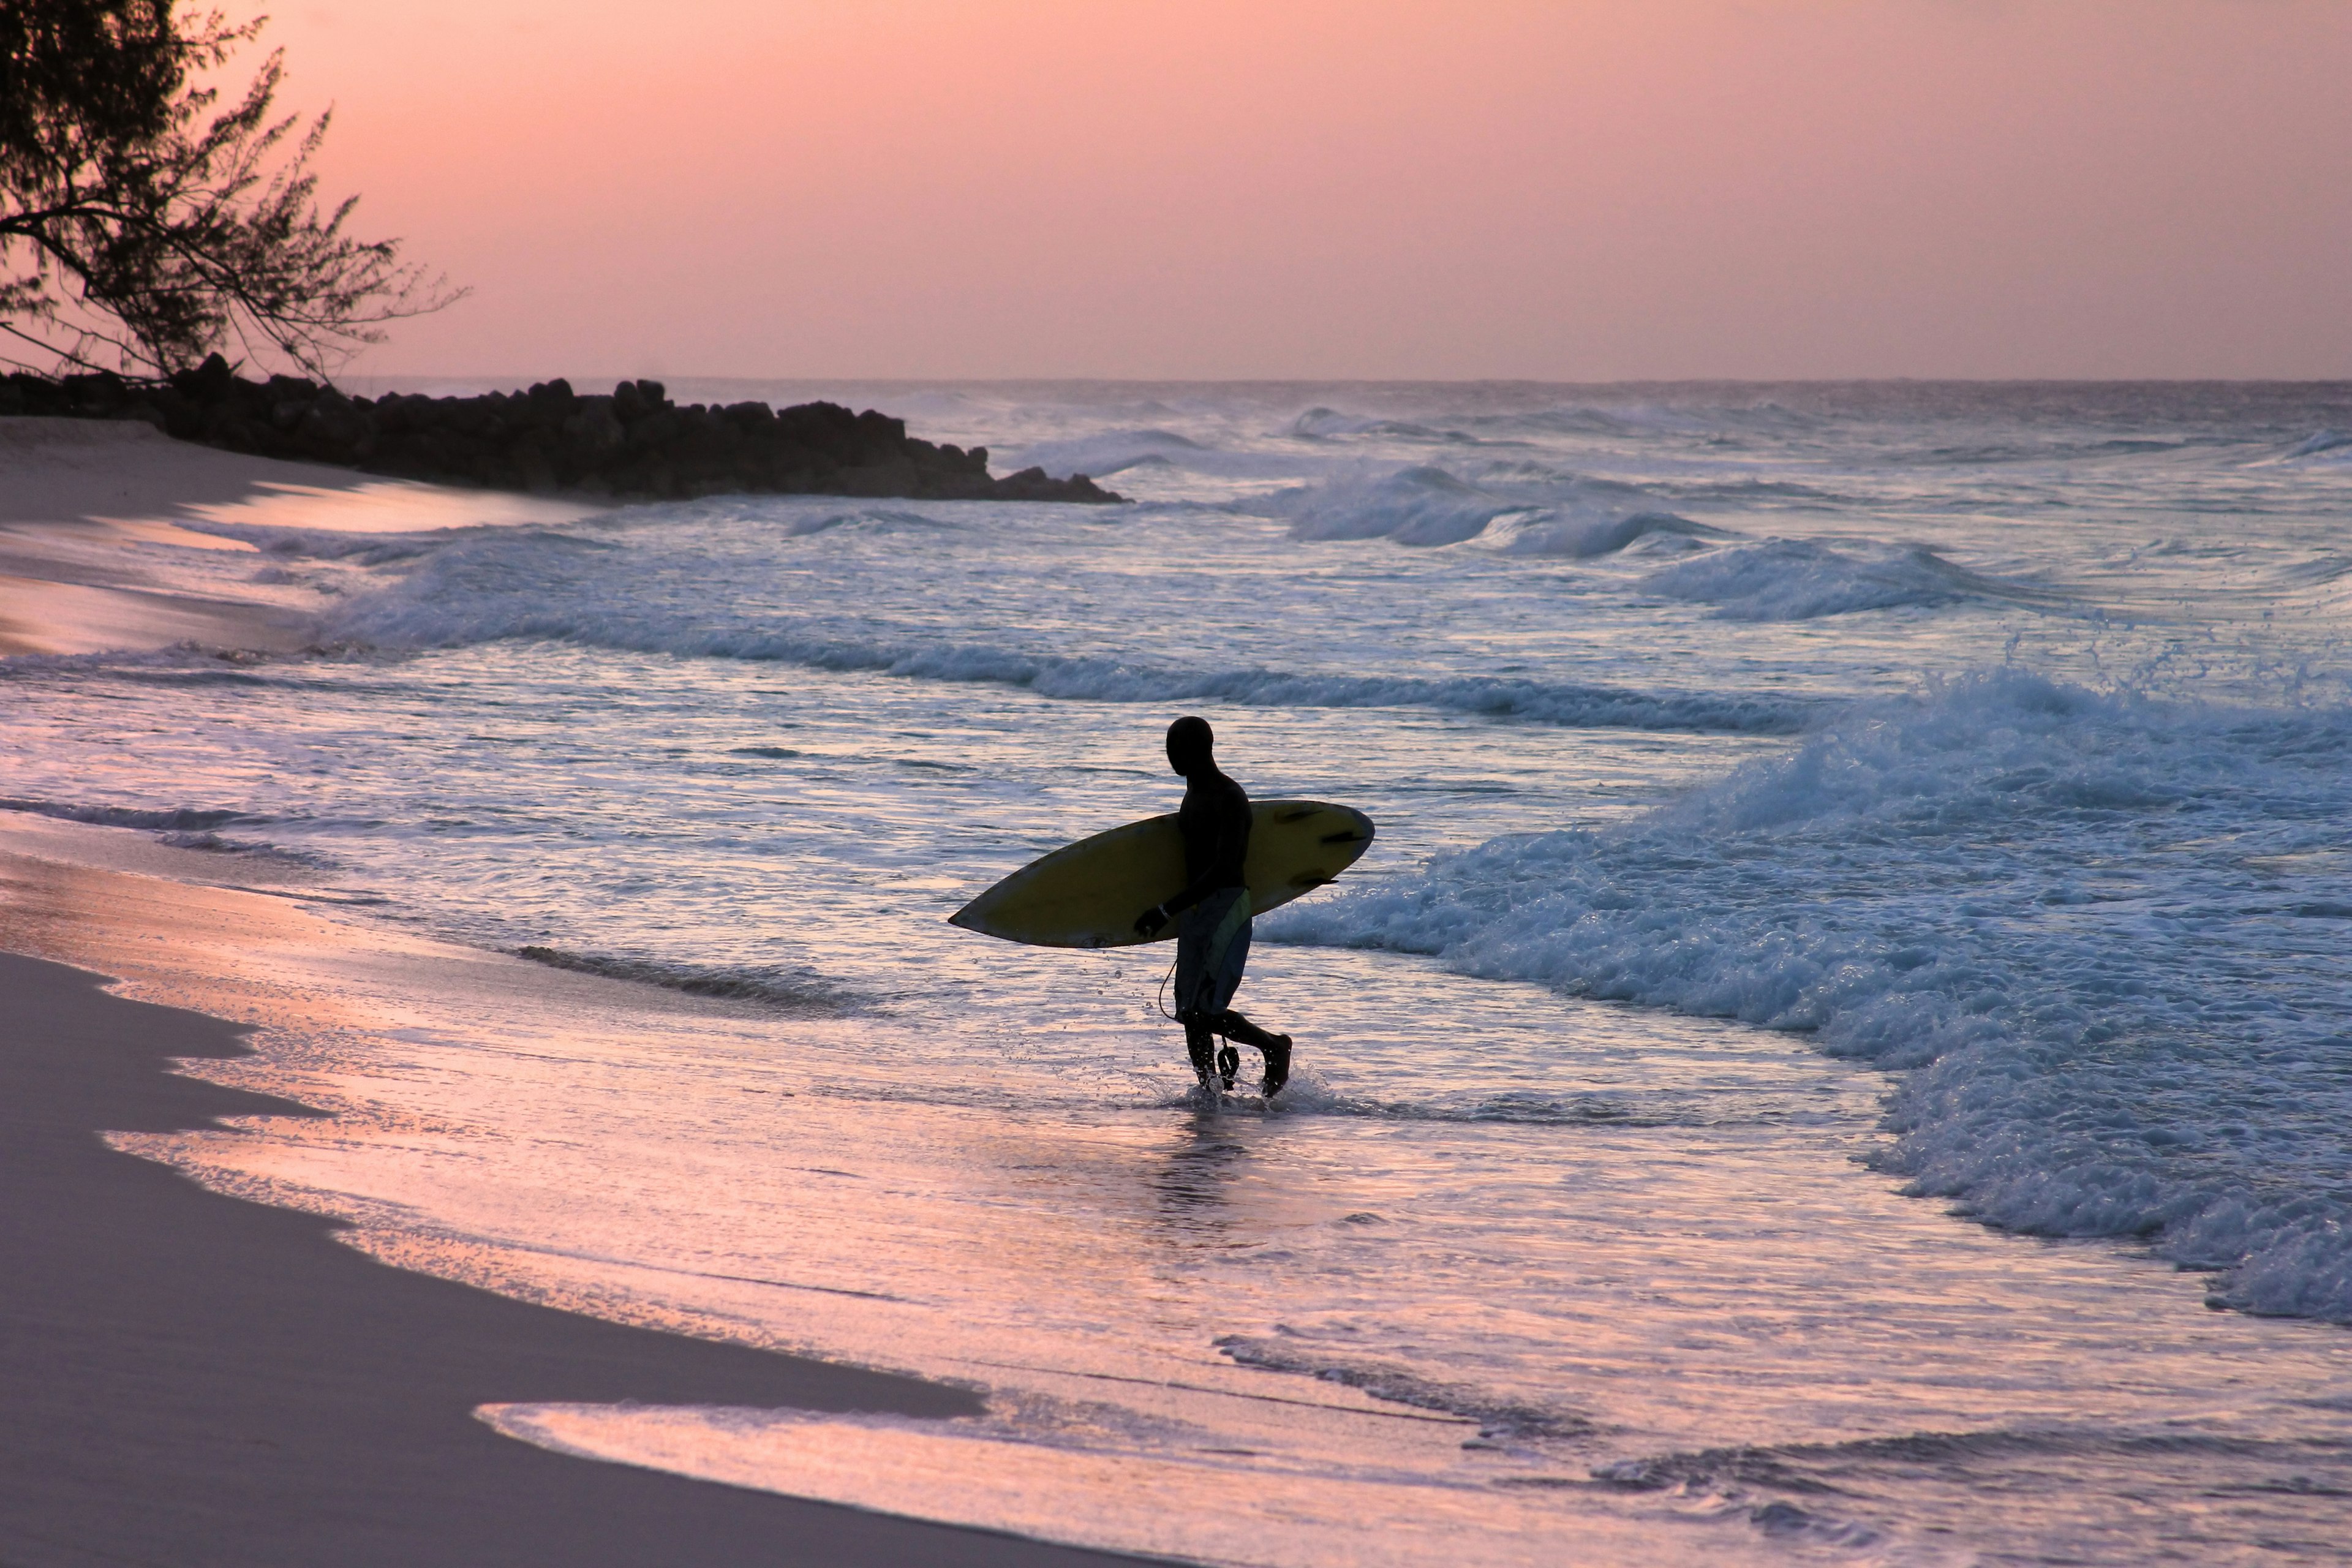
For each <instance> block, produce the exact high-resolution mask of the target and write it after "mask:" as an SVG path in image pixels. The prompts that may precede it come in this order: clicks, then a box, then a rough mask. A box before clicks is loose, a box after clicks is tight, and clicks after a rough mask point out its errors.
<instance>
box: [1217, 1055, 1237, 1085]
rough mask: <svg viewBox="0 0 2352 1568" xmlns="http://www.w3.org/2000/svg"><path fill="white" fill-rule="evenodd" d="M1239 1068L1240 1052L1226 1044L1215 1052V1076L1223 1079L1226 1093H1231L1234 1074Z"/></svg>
mask: <svg viewBox="0 0 2352 1568" xmlns="http://www.w3.org/2000/svg"><path fill="white" fill-rule="evenodd" d="M1241 1070H1242V1054H1241V1052H1239V1051H1237V1050H1235V1049H1234V1048H1233V1047H1231V1046H1227V1047H1224V1048H1223V1050H1221V1051H1219V1052H1218V1053H1217V1076H1218V1077H1219V1078H1221V1079H1224V1081H1225V1089H1226V1092H1227V1093H1231V1092H1232V1090H1233V1087H1234V1074H1235V1073H1237V1072H1239V1071H1241Z"/></svg>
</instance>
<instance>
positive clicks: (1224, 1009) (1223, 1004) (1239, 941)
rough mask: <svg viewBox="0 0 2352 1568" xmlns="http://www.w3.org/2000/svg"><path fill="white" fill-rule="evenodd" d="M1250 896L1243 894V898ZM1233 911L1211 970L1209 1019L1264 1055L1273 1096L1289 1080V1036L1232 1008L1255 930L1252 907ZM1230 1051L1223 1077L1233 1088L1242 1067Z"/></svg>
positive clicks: (1214, 1026) (1268, 1090) (1227, 1034)
mask: <svg viewBox="0 0 2352 1568" xmlns="http://www.w3.org/2000/svg"><path fill="white" fill-rule="evenodd" d="M1247 896H1248V895H1247V894H1244V895H1243V897H1244V899H1245V898H1247ZM1234 912H1235V914H1236V915H1238V917H1239V918H1238V919H1234V920H1231V921H1229V922H1228V924H1227V926H1226V927H1225V929H1224V930H1223V931H1221V933H1220V934H1223V935H1224V936H1225V937H1226V942H1225V945H1224V948H1223V951H1222V952H1218V953H1216V954H1215V955H1214V956H1215V958H1216V960H1217V962H1216V963H1214V964H1213V966H1212V968H1211V971H1210V973H1211V976H1212V979H1213V982H1214V989H1213V992H1212V993H1211V995H1210V997H1209V1000H1211V1001H1212V1002H1213V1004H1214V1005H1215V1008H1216V1013H1215V1016H1213V1018H1212V1019H1211V1020H1210V1022H1209V1027H1210V1028H1211V1029H1213V1030H1214V1031H1215V1032H1216V1033H1218V1034H1220V1035H1223V1037H1225V1038H1227V1039H1229V1040H1239V1041H1240V1042H1241V1043H1242V1044H1243V1045H1245V1046H1254V1047H1256V1048H1257V1049H1258V1051H1259V1052H1260V1053H1262V1054H1263V1055H1264V1056H1265V1082H1264V1085H1263V1087H1262V1089H1261V1092H1262V1093H1265V1094H1267V1095H1272V1094H1274V1093H1276V1092H1277V1091H1278V1090H1279V1089H1281V1088H1282V1086H1283V1085H1284V1084H1286V1083H1288V1082H1289V1081H1290V1037H1289V1036H1288V1035H1277V1034H1275V1033H1273V1032H1272V1031H1271V1030H1267V1029H1261V1028H1259V1027H1258V1026H1256V1025H1255V1024H1253V1023H1251V1022H1250V1021H1249V1020H1248V1019H1247V1018H1244V1016H1241V1015H1240V1014H1239V1013H1236V1012H1234V1009H1233V1000H1234V992H1236V991H1238V990H1240V989H1241V984H1242V971H1243V970H1244V969H1245V968H1246V967H1248V964H1249V951H1250V936H1251V932H1252V922H1251V921H1250V917H1249V906H1248V905H1247V904H1246V903H1244V904H1242V905H1240V906H1239V908H1238V909H1237V910H1235V911H1234ZM1228 1052H1229V1054H1231V1055H1232V1056H1233V1058H1234V1064H1233V1066H1232V1067H1229V1068H1225V1075H1224V1076H1225V1087H1226V1088H1227V1089H1231V1088H1232V1087H1233V1086H1234V1072H1235V1071H1236V1070H1238V1068H1240V1066H1241V1058H1240V1054H1239V1053H1238V1052H1233V1051H1232V1050H1231V1047H1228ZM1219 1065H1220V1066H1221V1067H1222V1066H1223V1062H1222V1061H1221V1062H1220V1063H1219Z"/></svg>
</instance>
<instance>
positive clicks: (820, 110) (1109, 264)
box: [246, 0, 2352, 380]
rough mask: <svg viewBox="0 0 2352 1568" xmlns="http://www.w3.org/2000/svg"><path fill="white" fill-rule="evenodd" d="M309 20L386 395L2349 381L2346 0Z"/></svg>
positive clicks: (348, 1)
mask: <svg viewBox="0 0 2352 1568" xmlns="http://www.w3.org/2000/svg"><path fill="white" fill-rule="evenodd" d="M268 9H269V10H270V12H271V15H272V16H273V20H272V22H271V24H270V26H269V28H268V32H267V34H266V35H265V38H266V40H267V41H268V43H271V44H275V45H278V46H281V47H284V48H285V49H286V51H287V55H288V61H289V67H290V68H291V71H292V79H291V81H290V83H289V95H288V101H289V104H290V105H292V106H295V107H302V108H310V109H315V108H318V107H322V106H324V105H325V104H327V103H328V102H330V101H331V102H332V103H333V104H334V105H335V106H336V117H337V118H336V127H335V130H334V132H333V134H332V136H331V138H330V140H329V142H328V144H327V148H326V151H325V153H324V156H323V159H322V162H321V168H322V172H323V174H324V175H325V185H326V188H327V190H328V191H329V193H330V194H333V195H342V194H348V193H351V192H357V193H359V194H360V195H362V204H361V206H360V209H359V213H358V215H357V217H356V220H355V224H356V226H357V228H358V229H359V230H360V231H361V232H362V234H367V235H371V236H373V235H382V234H391V235H399V236H403V237H405V238H406V240H407V242H408V247H409V251H410V253H411V254H412V255H413V256H415V258H419V259H423V260H426V261H429V262H430V263H432V264H433V265H434V266H436V267H437V268H446V269H447V271H448V272H449V274H450V276H451V278H452V279H453V280H454V281H457V282H460V283H465V284H468V285H470V286H471V287H472V288H473V289H474V295H473V297H472V298H471V299H470V300H467V301H466V302H464V303H463V304H461V305H458V306H457V307H456V308H454V309H452V310H448V311H446V313H444V314H442V315H440V316H437V317H435V318H432V319H429V320H425V321H415V322H410V323H408V324H406V325H405V326H404V327H402V328H400V329H398V330H397V335H396V337H395V339H394V342H392V343H391V344H390V345H388V346H387V347H386V348H384V349H383V350H381V351H378V352H377V353H373V354H372V355H371V356H370V357H369V358H368V359H367V360H366V361H365V362H363V363H362V364H361V365H359V366H356V367H354V368H355V369H358V370H360V371H362V372H372V373H379V374H488V375H518V376H530V377H539V376H544V375H549V374H570V375H572V376H574V377H575V378H578V377H590V378H593V377H596V376H601V375H613V374H670V375H684V374H736V375H772V376H850V375H872V376H1066V375H1069V376H1097V375H1099V376H1136V377H1160V376H1168V377H1359V376H1360V377H1445V378H1454V377H1529V378H1545V379H1568V380H1599V379H1613V378H1628V377H1696V376H1733V377H1778V376H1807V377H1811V376H1888V375H1903V376H1939V375H1950V376H2091V377H2110V376H2114V377H2127V376H2208V375H2210V376H2280V377H2340V376H2347V375H2352V190H2347V187H2352V4H2345V3H2343V0H2123V3H2107V0H2081V3H2075V0H1874V3H1872V0H1848V3H1832V0H1749V3H1744V4H1743V3H1735V0H1583V3H1580V0H1553V3H1550V4H1522V3H1518V0H1451V3H1444V4H1423V3H1420V0H1358V3H1356V4H1346V5H1342V4H1320V3H1316V4H1294V3H1286V0H1249V3H1243V4H1227V3H1224V0H824V3H821V4H820V3H803V0H678V3H677V4H673V5H664V6H654V7H649V6H645V5H635V4H631V5H624V4H620V3H618V0H397V3H395V0H290V3H288V4H284V5H277V6H272V7H268ZM250 10H251V7H248V8H247V12H246V14H250ZM252 58H253V56H252V55H251V53H250V52H248V56H247V63H248V64H249V63H250V61H251V59H252Z"/></svg>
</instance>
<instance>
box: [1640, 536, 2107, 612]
mask: <svg viewBox="0 0 2352 1568" xmlns="http://www.w3.org/2000/svg"><path fill="white" fill-rule="evenodd" d="M1639 585H1640V587H1641V588H1642V589H1643V592H1645V593H1651V594H1655V595H1659V596H1660V597H1661V598H1667V599H1683V600H1688V601H1692V602H1695V603H1699V604H1711V605H1714V606H1715V610H1714V615H1715V616H1716V617H1717V619H1720V620H1727V621H1804V620H1812V619H1815V618H1817V617H1819V616H1843V615H1848V614H1851V613H1853V611H1856V610H1891V609H1899V608H1903V607H1906V606H1909V605H1948V604H1953V603H1955V602H1958V601H1959V600H1963V599H1994V600H2001V601H2005V602H2008V603H2012V604H2055V603H2059V602H2061V601H2060V600H2059V596H2058V595H2053V594H2051V593H2049V592H2048V591H2046V590H2043V589H2039V588H2035V587H2032V586H2030V585H2027V584H2016V583H2004V582H2001V581H2000V580H1999V579H1997V578H1992V577H1987V576H1984V575H1982V574H1979V573H1975V572H1970V571H1969V570H1967V569H1966V568H1965V567H1960V566H1956V565H1954V564H1953V563H1950V562H1949V561H1947V560H1945V559H1944V558H1943V557H1942V556H1940V555H1938V554H1937V553H1936V552H1934V551H1932V550H1927V549H1925V548H1923V547H1921V546H1918V545H1884V546H1878V547H1874V548H1872V547H1864V548H1854V547H1849V548H1847V549H1844V550H1834V549H1832V548H1831V547H1829V546H1828V545H1825V544H1815V543H1812V542H1810V541H1807V540H1801V539H1768V540H1764V541H1761V542H1757V543H1753V544H1738V545H1730V546H1727V547H1726V548H1724V549H1721V550H1716V551H1711V552H1708V553H1706V554H1705V555H1701V556H1696V557H1695V558H1693V559H1691V560H1687V561H1682V562H1677V563H1675V564H1674V565H1672V566H1668V567H1666V568H1664V570H1662V571H1659V572H1654V573H1653V574H1650V575H1649V576H1647V577H1644V578H1643V579H1642V581H1641V583H1640V584H1639Z"/></svg>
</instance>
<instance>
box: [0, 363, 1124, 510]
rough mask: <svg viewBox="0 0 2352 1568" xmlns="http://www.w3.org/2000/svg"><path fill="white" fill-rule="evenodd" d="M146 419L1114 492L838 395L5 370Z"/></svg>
mask: <svg viewBox="0 0 2352 1568" xmlns="http://www.w3.org/2000/svg"><path fill="white" fill-rule="evenodd" d="M18 414H27V415H52V416H76V417H81V418H95V419H143V420H146V421H148V422H149V423H151V424H154V425H156V426H159V427H161V428H163V430H165V431H167V432H169V433H170V434H171V435H173V437H178V438H179V439H181V440H185V441H201V442H204V443H205V444H207V445H209V446H215V447H226V448H228V449H229V450H231V451H238V452H252V453H256V454H258V455H260V456H264V457H272V458H303V459H306V460H308V461H310V462H318V463H332V464H338V465H341V466H343V467H348V468H364V469H366V470H368V471H369V472H371V473H380V474H394V475H398V476H400V477H402V478H405V479H433V480H438V481H441V482H444V483H450V482H455V483H459V484H480V485H490V486H496V487H499V488H504V489H530V490H533V491H537V492H542V493H544V492H551V491H557V490H564V489H569V490H572V491H575V492H577V493H580V494H583V495H594V496H597V497H600V498H601V497H605V496H610V497H614V498H616V499H627V498H641V499H642V498H648V497H654V498H677V497H684V496H702V495H719V494H726V493H730V492H753V493H769V494H778V493H781V494H788V495H856V496H875V497H907V498H910V499H920V500H1033V501H1082V502H1088V503H1097V504H1099V503H1103V502H1109V501H1116V500H1119V499H1120V498H1119V497H1118V496H1116V495H1114V494H1112V493H1111V492H1109V491H1108V490H1105V489H1102V488H1101V487H1100V486H1098V485H1097V484H1095V482H1094V481H1093V480H1091V479H1088V478H1087V476H1085V475H1084V474H1076V475H1073V476H1072V477H1071V478H1069V479H1053V478H1050V477H1049V476H1048V475H1047V474H1046V473H1045V470H1044V469H1043V468H1026V469H1024V470H1023V471H1022V472H1020V473H1018V474H1015V475H1013V476H1012V477H1011V478H1009V479H993V478H992V477H990V475H989V472H988V450H987V448H986V447H973V448H972V449H971V451H968V452H967V451H964V450H963V449H961V448H960V447H951V446H934V445H932V444H931V443H930V442H929V441H922V440H918V439H915V438H913V437H909V436H908V434H907V426H906V421H904V420H902V419H897V418H893V417H891V416H889V415H887V414H882V413H879V412H877V411H876V410H874V409H870V408H869V409H866V410H865V411H864V412H862V413H852V412H851V411H850V410H849V409H846V408H844V407H842V406H841V405H838V404H833V403H804V404H800V405H795V406H793V407H790V408H781V409H774V408H771V407H769V406H768V405H766V404H764V403H757V402H740V403H731V404H728V405H724V406H720V405H708V406H706V405H702V404H695V405H691V406H689V407H686V408H680V407H678V406H677V405H676V404H673V403H671V402H670V401H669V395H668V393H667V389H665V388H664V387H663V385H662V384H661V383H659V382H657V381H634V382H630V381H624V382H621V383H619V384H617V385H615V386H614V388H613V394H612V395H611V396H609V397H603V396H590V397H582V396H581V395H578V394H577V393H575V392H574V391H573V390H572V384H571V383H570V382H568V381H565V380H562V378H560V377H559V378H557V379H555V380H553V381H547V382H541V383H538V384H534V385H532V386H531V387H530V390H529V391H527V392H519V393H512V394H509V393H500V392H493V393H488V394H486V395H482V396H479V397H440V398H434V397H425V396H421V395H402V394H398V393H393V394H389V395H385V396H383V397H381V398H377V399H373V400H370V399H368V398H364V397H361V398H353V397H347V396H345V395H343V394H342V393H341V392H340V391H338V390H336V389H335V388H334V387H332V386H321V385H320V384H318V383H316V382H310V381H305V380H302V379H300V378H299V377H296V376H286V375H274V376H271V377H270V378H269V379H268V381H266V382H251V381H246V380H243V379H241V378H240V377H238V376H237V375H236V373H235V371H234V370H233V369H232V368H231V367H230V365H229V363H228V362H227V361H226V360H225V359H223V358H222V357H221V356H220V355H218V354H214V355H212V356H211V357H209V358H207V359H206V360H205V362H204V363H202V364H201V365H198V366H197V367H196V368H194V370H186V371H182V372H180V373H178V374H175V375H173V376H172V377H170V378H169V379H168V380H165V381H159V382H131V381H127V380H125V379H124V378H123V377H121V376H119V375H115V374H111V373H110V372H103V371H101V372H96V373H93V374H88V375H73V376H66V377H62V378H58V379H51V378H47V377H43V376H37V375H30V374H24V373H21V372H19V373H16V374H11V375H7V376H0V415H18Z"/></svg>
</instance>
